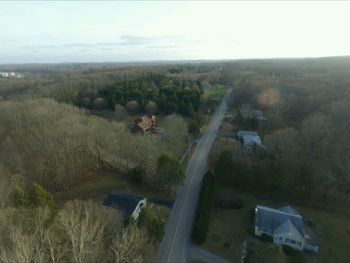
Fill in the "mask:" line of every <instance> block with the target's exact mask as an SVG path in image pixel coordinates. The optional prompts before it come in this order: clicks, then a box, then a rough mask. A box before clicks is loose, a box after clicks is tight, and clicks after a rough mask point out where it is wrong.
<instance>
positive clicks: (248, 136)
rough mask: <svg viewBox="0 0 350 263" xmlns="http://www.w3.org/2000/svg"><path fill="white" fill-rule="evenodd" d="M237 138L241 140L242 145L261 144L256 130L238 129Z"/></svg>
mask: <svg viewBox="0 0 350 263" xmlns="http://www.w3.org/2000/svg"><path fill="white" fill-rule="evenodd" d="M237 137H238V139H240V140H242V141H243V145H244V146H254V145H258V146H262V145H263V144H262V142H261V138H260V136H259V134H258V133H257V132H256V131H238V132H237Z"/></svg>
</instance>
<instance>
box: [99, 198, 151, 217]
mask: <svg viewBox="0 0 350 263" xmlns="http://www.w3.org/2000/svg"><path fill="white" fill-rule="evenodd" d="M102 205H103V206H105V207H110V208H116V209H118V210H119V211H121V212H122V213H123V215H124V216H127V217H129V216H130V217H132V218H134V219H135V220H136V219H137V218H138V217H139V215H140V212H141V211H142V209H143V208H144V207H145V206H146V205H147V199H146V198H145V197H139V196H133V195H130V194H127V193H121V192H113V193H110V194H109V195H108V196H107V197H106V199H105V200H104V201H103V204H102Z"/></svg>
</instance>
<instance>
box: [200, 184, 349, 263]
mask: <svg viewBox="0 0 350 263" xmlns="http://www.w3.org/2000/svg"><path fill="white" fill-rule="evenodd" d="M220 190H222V189H221V188H220ZM237 195H238V197H240V198H241V199H242V200H243V201H244V207H243V208H242V209H240V210H235V209H219V208H214V209H213V214H212V218H211V227H210V230H209V233H208V238H207V241H206V243H205V244H204V247H205V248H206V249H208V250H209V251H211V252H212V253H215V254H217V255H220V256H222V257H224V258H227V259H229V260H232V261H233V262H238V261H239V260H240V257H241V255H242V249H243V241H244V240H245V239H247V238H248V237H250V236H249V234H248V230H249V228H250V227H251V223H252V218H251V214H250V211H251V209H253V208H254V207H255V205H256V204H261V205H266V206H271V207H280V206H283V205H286V203H283V202H277V201H274V200H268V199H261V198H258V197H255V196H253V195H250V194H247V193H242V192H237ZM293 206H294V205H293ZM294 207H295V208H296V209H297V210H298V211H299V212H300V213H301V214H302V215H303V216H304V218H305V219H311V220H312V221H313V222H314V224H315V227H316V229H317V230H318V232H319V236H320V254H319V262H320V263H330V262H331V263H349V262H350V257H349V250H348V247H349V244H350V221H349V220H348V216H347V215H342V214H337V213H333V212H325V211H322V210H316V209H312V208H308V207H302V206H294ZM225 243H229V244H230V245H229V246H228V247H225ZM226 245H227V244H226Z"/></svg>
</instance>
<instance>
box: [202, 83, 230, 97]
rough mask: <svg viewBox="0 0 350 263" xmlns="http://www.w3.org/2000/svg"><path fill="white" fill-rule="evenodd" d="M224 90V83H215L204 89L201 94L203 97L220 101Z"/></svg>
mask: <svg viewBox="0 0 350 263" xmlns="http://www.w3.org/2000/svg"><path fill="white" fill-rule="evenodd" d="M225 91H226V87H225V85H222V84H215V85H213V86H212V87H211V88H209V89H206V90H205V91H204V94H203V99H204V100H206V99H213V100H216V101H220V100H221V98H222V97H223V96H224V94H225Z"/></svg>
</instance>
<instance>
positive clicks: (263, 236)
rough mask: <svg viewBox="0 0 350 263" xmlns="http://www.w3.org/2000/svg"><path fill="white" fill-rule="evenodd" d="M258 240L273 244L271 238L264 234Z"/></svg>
mask: <svg viewBox="0 0 350 263" xmlns="http://www.w3.org/2000/svg"><path fill="white" fill-rule="evenodd" d="M260 239H261V240H262V241H267V242H273V238H272V236H269V235H268V234H265V233H264V234H262V235H261V236H260Z"/></svg>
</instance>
